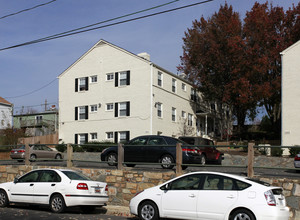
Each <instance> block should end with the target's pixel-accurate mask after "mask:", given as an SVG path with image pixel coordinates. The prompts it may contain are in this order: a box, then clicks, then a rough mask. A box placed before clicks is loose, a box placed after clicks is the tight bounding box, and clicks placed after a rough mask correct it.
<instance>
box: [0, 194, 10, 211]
mask: <svg viewBox="0 0 300 220" xmlns="http://www.w3.org/2000/svg"><path fill="white" fill-rule="evenodd" d="M8 203H9V201H8V196H7V193H6V192H5V191H4V190H0V207H6V206H8Z"/></svg>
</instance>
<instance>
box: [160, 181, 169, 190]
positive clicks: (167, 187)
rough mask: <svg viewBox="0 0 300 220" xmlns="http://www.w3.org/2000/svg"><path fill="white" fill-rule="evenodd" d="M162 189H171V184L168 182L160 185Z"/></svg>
mask: <svg viewBox="0 0 300 220" xmlns="http://www.w3.org/2000/svg"><path fill="white" fill-rule="evenodd" d="M160 189H161V190H164V191H168V190H169V189H170V185H169V184H168V183H167V184H165V185H163V186H162V187H160Z"/></svg>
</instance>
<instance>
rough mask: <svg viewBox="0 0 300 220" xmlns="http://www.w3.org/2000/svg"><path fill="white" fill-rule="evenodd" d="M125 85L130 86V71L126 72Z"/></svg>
mask: <svg viewBox="0 0 300 220" xmlns="http://www.w3.org/2000/svg"><path fill="white" fill-rule="evenodd" d="M126 84H127V85H130V71H127V77H126Z"/></svg>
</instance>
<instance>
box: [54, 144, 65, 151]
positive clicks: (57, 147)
mask: <svg viewBox="0 0 300 220" xmlns="http://www.w3.org/2000/svg"><path fill="white" fill-rule="evenodd" d="M55 148H56V150H57V151H59V152H62V153H63V152H65V151H66V150H67V145H66V144H59V145H56V146H55Z"/></svg>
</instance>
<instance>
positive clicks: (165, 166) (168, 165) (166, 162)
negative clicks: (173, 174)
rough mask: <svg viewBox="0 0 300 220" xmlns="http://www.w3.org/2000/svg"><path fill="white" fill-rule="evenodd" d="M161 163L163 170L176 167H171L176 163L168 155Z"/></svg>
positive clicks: (163, 157)
mask: <svg viewBox="0 0 300 220" xmlns="http://www.w3.org/2000/svg"><path fill="white" fill-rule="evenodd" d="M160 163H161V164H162V165H161V167H162V168H163V169H172V168H173V167H174V165H171V163H174V159H173V157H172V156H170V155H168V154H165V155H163V156H162V157H161V159H160Z"/></svg>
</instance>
